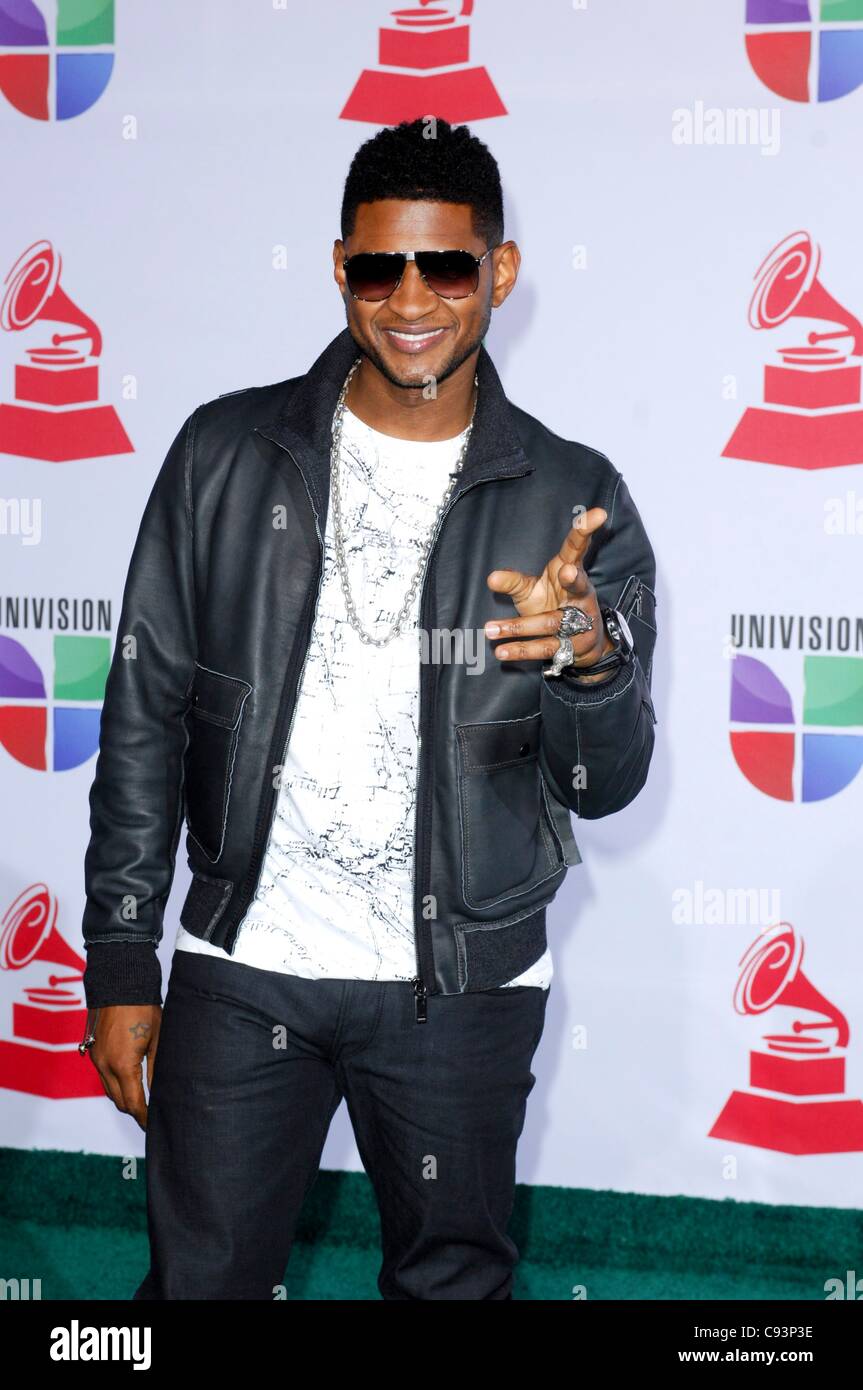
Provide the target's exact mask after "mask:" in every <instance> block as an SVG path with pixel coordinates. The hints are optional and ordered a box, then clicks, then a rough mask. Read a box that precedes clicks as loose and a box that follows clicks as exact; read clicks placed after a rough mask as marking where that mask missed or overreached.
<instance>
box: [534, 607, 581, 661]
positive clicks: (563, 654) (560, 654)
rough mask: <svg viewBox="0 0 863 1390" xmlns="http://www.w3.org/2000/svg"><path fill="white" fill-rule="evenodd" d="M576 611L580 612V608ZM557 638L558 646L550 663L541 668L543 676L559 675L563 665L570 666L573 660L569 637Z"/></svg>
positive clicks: (573, 654)
mask: <svg viewBox="0 0 863 1390" xmlns="http://www.w3.org/2000/svg"><path fill="white" fill-rule="evenodd" d="M576 611H579V612H580V610H576ZM559 640H560V646H559V647H558V649H557V651H556V652H555V654H554V656H553V657H552V658H551V665H550V666H546V667H544V669H543V672H542V674H543V675H544V676H559V675H560V673H561V671H563V670H564V668H565V667H567V666H571V665H572V663H573V662H574V661H575V652H574V651H573V648H572V642H571V641H570V639H569V638H568V637H561V638H560V639H559Z"/></svg>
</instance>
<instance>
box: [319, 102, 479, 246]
mask: <svg viewBox="0 0 863 1390" xmlns="http://www.w3.org/2000/svg"><path fill="white" fill-rule="evenodd" d="M381 198H403V199H417V200H421V201H429V202H438V203H469V204H470V206H471V208H472V209H473V219H472V220H473V230H474V234H475V235H476V236H478V237H481V238H482V239H483V240H484V241H485V243H486V245H487V246H497V245H499V243H500V242H502V241H503V194H502V192H501V186H500V171H499V170H498V167H497V161H496V160H495V158H494V155H493V154H492V153H491V151H490V149H489V148H488V146H487V145H484V144H483V142H482V140H479V139H478V138H477V137H476V136H475V135H472V134H471V132H470V130H469V129H468V127H467V126H466V125H459V126H451V125H450V124H449V122H448V121H445V120H444V119H443V118H442V117H440V116H434V117H430V116H420V117H418V118H417V119H416V120H414V121H402V122H401V124H400V125H397V126H392V127H391V126H385V127H384V129H383V130H379V131H378V132H377V134H376V135H373V136H372V137H371V139H370V140H366V141H365V143H364V144H362V145H360V147H359V149H358V150H357V152H356V154H355V155H354V157H353V160H352V161H351V166H350V169H349V170H348V176H347V179H346V180H345V191H344V196H343V198H342V212H341V229H342V241H345V240H346V239H347V238H348V237H349V236H350V235H351V234H352V233H353V231H354V229H355V226H356V213H357V208H358V207H359V205H360V203H373V202H377V201H378V200H379V199H381Z"/></svg>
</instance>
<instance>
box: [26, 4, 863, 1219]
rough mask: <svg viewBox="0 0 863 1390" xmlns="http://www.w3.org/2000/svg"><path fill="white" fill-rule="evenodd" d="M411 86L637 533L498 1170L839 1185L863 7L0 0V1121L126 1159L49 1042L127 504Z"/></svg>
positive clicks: (303, 339)
mask: <svg viewBox="0 0 863 1390" xmlns="http://www.w3.org/2000/svg"><path fill="white" fill-rule="evenodd" d="M428 114H436V115H439V116H443V117H445V118H446V119H448V120H449V121H451V122H453V123H461V122H466V123H468V124H469V125H470V126H471V127H472V129H473V130H474V132H475V133H476V134H477V135H479V136H480V138H482V139H483V140H484V141H485V142H486V143H487V144H488V145H489V146H490V148H491V150H492V152H493V153H494V155H495V156H496V158H497V160H498V162H499V164H500V167H501V173H502V178H503V183H504V195H505V202H506V217H507V225H506V235H507V236H509V237H512V238H514V239H515V240H516V241H517V242H518V244H519V246H520V248H521V251H522V255H523V261H522V268H521V275H520V279H519V284H518V286H517V288H516V290H515V292H514V294H513V295H512V296H511V297H510V298H509V300H508V301H507V302H506V304H505V305H504V306H502V308H501V309H500V310H498V311H497V312H496V313H495V315H494V318H493V323H492V328H491V331H490V334H489V337H488V339H487V342H486V345H487V347H488V348H489V351H490V352H491V355H492V357H493V359H494V361H495V363H496V365H497V368H498V371H499V372H500V375H501V377H502V379H503V382H504V385H505V387H506V390H507V393H508V395H509V397H510V399H511V400H513V401H514V402H515V403H516V404H518V405H520V406H521V407H523V408H524V409H526V410H528V411H530V412H531V413H532V414H534V415H536V416H538V417H539V418H540V419H542V420H543V421H544V422H545V423H547V424H548V425H549V426H550V427H551V428H552V429H554V430H555V431H556V432H557V433H558V434H561V435H563V436H565V437H566V438H569V439H577V440H580V441H581V442H583V443H585V444H588V445H591V446H593V447H594V448H598V449H600V450H602V451H603V452H604V453H607V454H608V455H609V457H610V458H611V459H612V461H613V462H614V463H615V465H616V466H617V468H619V469H620V471H621V472H622V473H623V475H624V477H625V478H626V480H627V482H628V485H629V487H630V489H631V491H632V494H633V496H634V498H635V500H636V502H637V504H638V506H639V509H640V510H641V513H642V516H643V518H644V521H645V524H646V526H647V529H648V531H649V534H650V536H651V539H652V541H653V544H654V548H655V551H656V556H657V563H658V578H657V627H658V632H659V637H658V642H657V647H656V656H655V665H654V672H653V686H654V694H655V699H656V710H657V715H658V719H659V722H658V724H657V726H656V738H657V743H656V752H655V756H654V760H653V765H652V768H651V773H650V779H649V782H648V785H647V787H646V788H645V790H644V791H643V792H642V793H641V795H640V796H639V797H638V798H637V800H636V801H635V802H634V803H633V804H632V805H631V806H629V807H627V808H626V809H625V810H624V811H622V812H621V813H619V814H618V815H616V816H614V817H611V818H609V819H606V820H604V821H599V822H578V821H575V824H574V828H575V831H576V835H577V838H578V842H579V846H580V849H581V852H582V855H583V861H584V862H583V863H582V864H581V865H580V866H578V867H577V868H574V869H572V870H571V871H570V874H569V875H568V878H567V881H566V883H565V885H564V887H563V888H562V890H561V891H560V893H559V894H558V897H557V899H556V901H555V902H554V904H553V906H552V908H551V909H550V911H549V940H550V945H551V949H552V953H553V958H554V963H555V975H554V980H553V982H552V986H551V996H550V1002H549V1010H548V1022H547V1026H546V1030H545V1034H544V1036H543V1039H542V1043H541V1045H540V1048H539V1051H538V1053H537V1056H536V1060H535V1064H534V1072H535V1074H536V1076H537V1084H536V1086H535V1088H534V1091H533V1093H532V1095H531V1098H530V1101H529V1104H528V1111H527V1121H526V1126H525V1131H524V1136H523V1140H522V1146H521V1150H520V1155H519V1174H518V1175H519V1178H520V1180H521V1181H524V1182H530V1183H552V1184H559V1185H564V1186H571V1187H588V1188H596V1189H599V1188H611V1189H617V1190H621V1191H636V1192H645V1193H658V1194H667V1193H683V1194H690V1195H697V1196H706V1197H715V1198H721V1197H733V1198H737V1199H741V1200H759V1201H766V1202H775V1203H797V1204H814V1205H830V1206H841V1207H853V1206H856V1205H858V1204H859V1202H860V1192H861V1179H863V941H861V931H860V913H861V894H860V880H859V871H860V864H861V861H863V849H861V843H860V840H861V837H860V825H861V819H863V775H861V766H863V582H861V581H863V565H861V556H863V404H861V358H863V324H861V316H863V259H861V241H860V232H859V228H860V212H861V205H860V199H861V194H860V183H859V176H858V172H859V165H860V146H861V135H863V0H748V3H746V0H581V2H580V3H579V0H534V3H532V4H530V5H526V4H524V3H521V0H475V3H473V2H472V0H453V2H451V0H434V3H426V0H418V3H415V4H412V3H410V0H408V2H407V4H406V5H405V6H403V7H399V8H395V9H392V10H391V9H390V8H389V6H388V5H386V4H380V3H377V0H326V3H325V2H324V0H321V3H318V4H315V5H307V4H299V3H295V2H294V0H284V3H281V2H280V0H209V3H207V0H182V3H169V0H148V3H146V4H143V3H140V2H139V0H138V2H137V3H136V0H118V3H116V4H113V3H110V2H109V0H53V2H52V0H42V3H36V0H0V150H2V154H0V173H2V205H3V217H2V219H0V470H2V488H0V504H1V505H0V555H2V583H0V801H2V807H3V835H2V841H0V1144H5V1145H12V1146H16V1147H21V1148H57V1149H66V1150H84V1151H90V1152H98V1153H108V1154H118V1155H127V1154H128V1155H140V1154H141V1153H142V1152H143V1142H144V1136H143V1133H142V1132H141V1131H140V1130H139V1129H138V1128H137V1127H136V1126H135V1124H134V1122H133V1121H132V1120H131V1119H129V1118H128V1117H126V1116H122V1115H120V1114H118V1113H117V1112H116V1111H115V1110H114V1109H113V1107H112V1106H111V1105H110V1103H109V1102H108V1101H107V1100H106V1099H105V1097H104V1095H103V1093H102V1090H101V1086H100V1084H99V1082H98V1078H97V1077H96V1073H95V1070H94V1069H93V1067H92V1064H91V1063H90V1062H89V1060H88V1059H86V1058H85V1059H82V1058H81V1057H80V1056H79V1054H78V1053H77V1050H76V1044H77V1043H78V1041H79V1040H80V1038H81V1036H82V1034H83V1029H84V1022H85V1013H84V1009H83V993H82V989H81V974H82V970H83V966H84V950H83V943H82V939H81V915H82V910H83V906H84V889H83V858H84V851H85V848H86V844H87V840H88V836H89V826H88V809H89V808H88V800H87V798H88V792H89V788H90V784H91V782H92V778H93V772H94V766H95V756H96V752H97V749H98V739H99V719H100V701H101V699H102V697H103V694H104V682H105V676H106V673H107V671H108V667H109V662H110V658H111V652H112V649H113V644H114V642H115V640H116V639H117V636H118V634H117V622H118V619H119V613H120V600H121V596H122V591H123V583H124V580H125V576H126V570H127V567H128V563H129V557H130V554H131V550H132V546H133V543H134V540H135V536H136V533H137V528H138V523H139V521H140V517H141V513H142V511H143V508H144V504H145V502H146V499H147V497H148V495H149V491H150V488H151V486H152V483H153V479H154V477H155V475H156V472H157V470H158V468H159V466H160V464H161V462H162V460H163V458H164V455H165V453H166V451H167V448H168V446H169V444H170V443H171V441H172V439H173V438H174V435H175V434H176V431H177V429H178V428H179V426H180V424H181V423H182V421H183V420H184V419H185V418H186V416H187V415H188V414H189V413H190V411H191V410H192V409H193V408H194V407H195V406H196V405H198V404H199V403H200V402H202V401H205V400H208V399H210V398H212V397H214V396H217V395H219V394H221V393H223V392H227V391H232V390H236V389H238V388H240V387H244V386H251V385H256V384H262V383H266V382H275V381H280V380H283V379H285V378H287V377H290V376H293V375H296V374H298V373H300V372H303V371H305V370H306V369H307V368H308V367H309V366H310V365H311V363H312V361H313V360H314V359H315V358H316V357H317V355H318V354H319V352H320V351H321V350H322V348H323V347H324V346H325V345H326V344H327V343H328V342H329V341H330V340H331V338H332V337H334V336H335V334H336V333H337V332H339V330H340V329H341V328H342V327H343V326H344V307H343V304H342V301H341V299H340V297H339V294H338V291H337V288H336V286H335V284H334V281H333V278H332V265H331V253H332V244H333V240H334V238H336V237H337V236H338V235H339V223H338V213H339V206H340V201H341V194H342V189H343V184H344V178H345V175H346V172H347V168H348V165H349V162H350V159H351V157H352V155H353V154H354V152H355V150H356V149H357V147H358V145H359V144H360V143H362V142H363V141H364V140H366V139H368V138H369V136H370V135H371V134H372V133H373V132H374V130H376V129H378V128H379V127H380V126H382V125H390V124H394V123H396V122H398V121H400V120H403V119H411V118H413V117H415V116H419V115H428ZM238 562H240V563H241V562H242V557H238ZM182 845H183V841H181V846H180V853H179V854H178V857H177V872H176V878H175V882H174V889H173V892H172V895H171V899H170V902H169V906H168V910H167V914H166V927H165V936H164V940H163V942H162V946H161V951H160V954H161V957H162V962H163V973H164V976H165V978H166V979H167V976H168V973H169V970H170V961H171V953H172V950H173V945H174V937H175V934H176V930H177V925H178V920H177V913H178V909H179V904H180V903H181V902H182V899H183V897H184V895H185V891H186V888H187V885H188V881H189V872H188V867H187V865H186V862H185V856H184V854H183V853H182ZM323 1163H324V1166H325V1167H328V1168H359V1167H360V1166H361V1165H360V1162H359V1158H358V1155H357V1152H356V1148H355V1144H354V1140H353V1136H352V1132H351V1129H350V1125H349V1122H348V1119H347V1114H346V1111H345V1109H344V1107H343V1108H342V1110H341V1111H340V1112H339V1113H338V1115H337V1116H336V1119H335V1121H334V1124H333V1127H332V1130H331V1133H330V1136H329V1139H328V1141H327V1146H326V1149H325V1152H324V1159H323Z"/></svg>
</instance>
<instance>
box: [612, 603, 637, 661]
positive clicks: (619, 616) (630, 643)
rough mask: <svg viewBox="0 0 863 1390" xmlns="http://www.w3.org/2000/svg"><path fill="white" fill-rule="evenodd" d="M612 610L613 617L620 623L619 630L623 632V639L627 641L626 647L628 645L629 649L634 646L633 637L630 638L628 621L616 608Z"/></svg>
mask: <svg viewBox="0 0 863 1390" xmlns="http://www.w3.org/2000/svg"><path fill="white" fill-rule="evenodd" d="M613 611H614V616H615V618H616V619H617V621H618V624H619V625H620V630H621V632H622V633H623V637H624V641H625V642H626V643H627V645H628V647H629V649H630V651H631V650H632V649H633V648H634V646H635V642H634V641H633V639H632V633H631V631H630V629H629V623H628V622H627V621H626V619H625V618H624V616H623V614H622V613H620V612H618V610H617V609H616V608H615V609H614V610H613Z"/></svg>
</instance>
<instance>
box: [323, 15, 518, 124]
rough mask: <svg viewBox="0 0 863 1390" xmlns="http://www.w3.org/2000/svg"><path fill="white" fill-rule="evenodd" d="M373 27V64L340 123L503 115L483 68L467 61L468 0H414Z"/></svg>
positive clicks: (453, 120)
mask: <svg viewBox="0 0 863 1390" xmlns="http://www.w3.org/2000/svg"><path fill="white" fill-rule="evenodd" d="M391 14H392V19H393V21H394V23H392V24H387V25H384V26H382V27H381V29H379V31H378V66H377V67H376V68H366V69H365V70H364V71H363V72H362V73H360V76H359V80H358V81H357V84H356V86H355V87H354V90H353V91H352V92H351V94H350V96H349V97H348V99H347V102H346V103H345V106H344V109H343V110H342V112H341V113H340V118H341V119H342V120H344V121H371V122H373V123H374V124H375V125H398V123H399V122H400V121H413V120H416V119H417V117H420V116H426V115H428V114H430V113H434V115H436V116H440V117H442V119H443V120H445V121H449V122H450V124H452V125H455V124H456V122H461V121H480V120H483V119H485V118H486V117H488V116H505V115H506V114H507V110H506V107H505V106H504V104H503V102H502V101H501V99H500V97H499V96H498V93H497V88H496V87H495V85H494V83H493V82H492V80H491V78H490V77H489V75H488V72H487V71H486V69H485V68H484V67H477V66H475V65H473V64H472V63H471V61H470V25H469V23H468V22H467V21H468V19H469V17H470V15H471V14H473V0H442V3H439V0H419V5H414V6H412V7H410V8H409V9H398V10H393V11H392V12H391Z"/></svg>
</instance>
